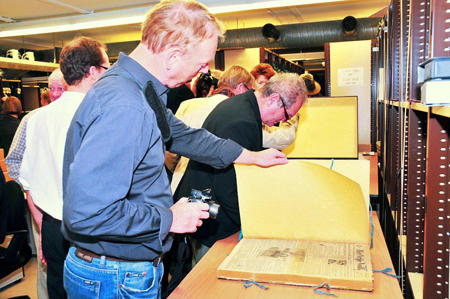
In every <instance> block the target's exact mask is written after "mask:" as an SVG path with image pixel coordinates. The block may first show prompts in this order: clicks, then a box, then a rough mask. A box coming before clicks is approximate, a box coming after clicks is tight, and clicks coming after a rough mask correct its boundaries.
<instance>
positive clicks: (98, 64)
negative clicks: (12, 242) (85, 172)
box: [19, 37, 109, 298]
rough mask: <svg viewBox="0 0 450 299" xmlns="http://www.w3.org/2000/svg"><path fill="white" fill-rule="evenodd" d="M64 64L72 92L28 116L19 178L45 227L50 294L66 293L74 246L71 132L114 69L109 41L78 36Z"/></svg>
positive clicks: (64, 55)
mask: <svg viewBox="0 0 450 299" xmlns="http://www.w3.org/2000/svg"><path fill="white" fill-rule="evenodd" d="M59 64H60V69H61V72H62V74H63V75H64V79H65V81H66V82H67V84H68V88H67V91H65V92H64V93H63V94H62V95H61V97H60V98H59V99H58V101H55V102H54V103H52V104H51V105H48V106H46V107H44V108H42V109H40V110H39V111H37V112H36V113H34V114H33V115H32V116H31V117H30V119H29V120H28V123H27V135H26V145H27V146H26V149H25V152H24V156H23V161H22V165H21V167H20V178H19V180H20V182H21V183H22V185H23V187H24V189H25V190H29V193H30V194H31V196H30V197H28V198H27V202H28V205H29V207H30V210H31V213H32V215H33V218H34V219H35V221H36V223H37V224H38V226H39V229H40V231H41V236H42V237H41V244H42V253H43V257H42V258H43V259H45V260H46V262H47V289H48V295H49V298H66V297H67V295H66V292H65V290H64V285H63V272H64V260H65V257H66V255H67V252H68V250H69V247H70V244H69V242H68V241H66V240H65V239H64V237H63V235H62V233H61V220H62V206H63V192H62V170H63V157H64V147H65V140H66V134H67V130H68V128H69V125H70V122H71V120H72V117H73V115H74V114H75V111H76V110H77V108H78V106H79V105H80V104H81V102H82V100H83V98H84V96H85V94H86V93H87V92H88V90H89V89H90V88H91V86H92V85H93V84H94V83H95V82H96V81H97V80H98V79H99V78H100V76H101V75H102V74H103V73H104V72H105V70H106V69H108V68H109V58H108V55H107V54H106V46H105V45H103V44H101V43H100V42H98V41H96V40H94V39H91V38H87V37H77V38H75V39H74V40H72V41H70V42H69V43H67V44H66V45H64V47H63V49H62V52H61V54H60V60H59Z"/></svg>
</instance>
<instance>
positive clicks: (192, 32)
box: [62, 0, 287, 298]
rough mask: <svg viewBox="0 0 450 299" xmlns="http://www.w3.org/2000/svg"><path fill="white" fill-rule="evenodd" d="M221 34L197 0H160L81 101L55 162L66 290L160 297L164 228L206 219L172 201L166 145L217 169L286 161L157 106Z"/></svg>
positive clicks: (190, 228) (198, 66) (200, 63)
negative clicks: (135, 38)
mask: <svg viewBox="0 0 450 299" xmlns="http://www.w3.org/2000/svg"><path fill="white" fill-rule="evenodd" d="M223 33H224V30H223V26H222V25H221V24H220V22H219V21H218V20H216V19H215V17H214V16H213V15H212V14H211V13H209V12H208V10H207V9H206V7H204V6H203V5H202V4H200V3H198V2H195V1H192V0H169V1H163V2H161V3H159V4H158V5H156V6H155V8H154V9H152V10H151V11H150V12H149V14H148V15H147V19H146V20H145V22H144V23H143V25H142V40H141V43H140V44H139V45H138V46H137V47H136V49H135V50H134V51H133V52H132V53H131V54H130V55H129V56H127V55H125V54H123V53H121V54H120V56H119V59H118V61H117V63H116V64H115V65H114V66H112V67H111V68H110V69H109V70H108V71H107V72H106V73H105V74H104V75H103V76H102V78H100V79H99V81H97V83H96V84H95V85H94V86H93V87H92V88H91V90H90V91H89V92H88V94H87V95H86V97H85V99H84V101H83V103H82V104H81V105H80V108H79V109H78V111H77V113H76V114H75V116H74V118H73V121H72V124H71V126H70V128H69V131H68V133H67V141H66V148H65V156H64V169H63V189H64V206H63V226H62V232H63V234H64V236H65V237H66V238H67V239H68V240H69V241H71V242H72V244H74V246H72V247H71V248H70V250H69V254H68V256H67V259H66V265H65V277H64V285H65V288H66V291H67V293H68V296H69V298H91V297H92V298H93V297H96V298H117V297H127V298H129V297H136V296H140V297H145V298H159V297H160V281H161V277H162V274H163V266H162V265H161V263H160V260H161V256H162V254H164V253H165V252H167V251H168V250H169V249H170V246H171V244H172V234H173V233H186V232H195V231H196V230H197V227H198V226H201V225H202V219H206V218H208V217H209V213H208V205H207V204H203V203H189V202H188V201H187V198H182V199H181V200H180V201H178V202H177V203H176V204H175V205H173V199H172V195H171V190H170V184H169V180H168V178H167V174H166V172H165V170H164V159H165V149H166V146H167V147H170V151H171V152H174V153H177V154H180V155H183V156H186V157H189V158H191V159H194V160H198V161H200V162H202V163H207V164H209V165H211V166H213V167H215V168H224V167H227V166H228V165H230V164H231V163H233V162H234V163H246V164H257V165H261V166H271V165H276V164H285V163H287V159H286V156H285V155H284V154H283V153H280V152H279V151H277V150H266V151H261V152H251V151H248V150H246V149H243V148H242V147H241V146H240V145H238V144H237V143H235V142H233V141H231V140H224V139H220V138H217V137H216V136H214V135H212V134H210V133H208V132H207V131H206V130H203V129H191V128H189V127H187V126H186V125H185V124H184V123H182V122H181V121H180V120H177V119H176V118H175V117H174V116H173V114H172V113H171V112H169V111H168V110H167V109H166V108H165V104H166V100H167V95H166V94H167V91H168V88H174V87H177V86H180V85H181V84H184V83H185V82H188V81H189V80H191V79H192V78H193V77H195V75H196V74H197V73H198V72H203V73H206V72H207V71H208V63H209V61H211V60H213V59H214V55H215V52H216V48H217V41H218V38H219V37H222V36H223ZM154 94H155V95H154ZM158 98H159V99H160V100H161V101H162V105H161V102H159V99H158ZM147 101H148V102H147ZM149 104H150V105H152V107H150V105H149ZM164 141H166V143H165V142H164Z"/></svg>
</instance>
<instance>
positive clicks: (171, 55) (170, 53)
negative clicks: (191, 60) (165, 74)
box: [165, 47, 183, 70]
mask: <svg viewBox="0 0 450 299" xmlns="http://www.w3.org/2000/svg"><path fill="white" fill-rule="evenodd" d="M165 55H166V56H165V58H166V59H165V61H166V70H171V69H172V68H173V67H174V66H175V65H176V64H178V63H182V56H183V52H182V51H181V49H180V48H179V47H170V48H168V49H167V50H166V54H165Z"/></svg>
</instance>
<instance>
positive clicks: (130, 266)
mask: <svg viewBox="0 0 450 299" xmlns="http://www.w3.org/2000/svg"><path fill="white" fill-rule="evenodd" d="M75 249H76V248H75V247H73V246H72V247H71V248H70V250H69V254H68V255H67V258H66V262H65V265H64V288H65V289H66V291H67V296H68V298H69V299H70V298H73V299H83V298H107V299H112V298H158V299H160V298H161V279H162V277H163V272H164V266H163V263H160V264H159V265H158V266H157V267H154V266H153V263H152V262H117V261H109V260H106V259H105V257H104V256H102V257H101V258H93V259H92V262H91V263H90V262H88V261H85V260H82V259H80V258H78V257H76V256H75Z"/></svg>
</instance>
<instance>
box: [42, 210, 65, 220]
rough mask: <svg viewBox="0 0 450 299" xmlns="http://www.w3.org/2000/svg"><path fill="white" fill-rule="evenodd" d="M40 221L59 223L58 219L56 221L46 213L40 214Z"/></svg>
mask: <svg viewBox="0 0 450 299" xmlns="http://www.w3.org/2000/svg"><path fill="white" fill-rule="evenodd" d="M42 219H43V220H45V221H56V222H61V220H58V219H56V218H53V217H52V216H50V215H49V214H47V213H45V212H44V213H43V214H42Z"/></svg>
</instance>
